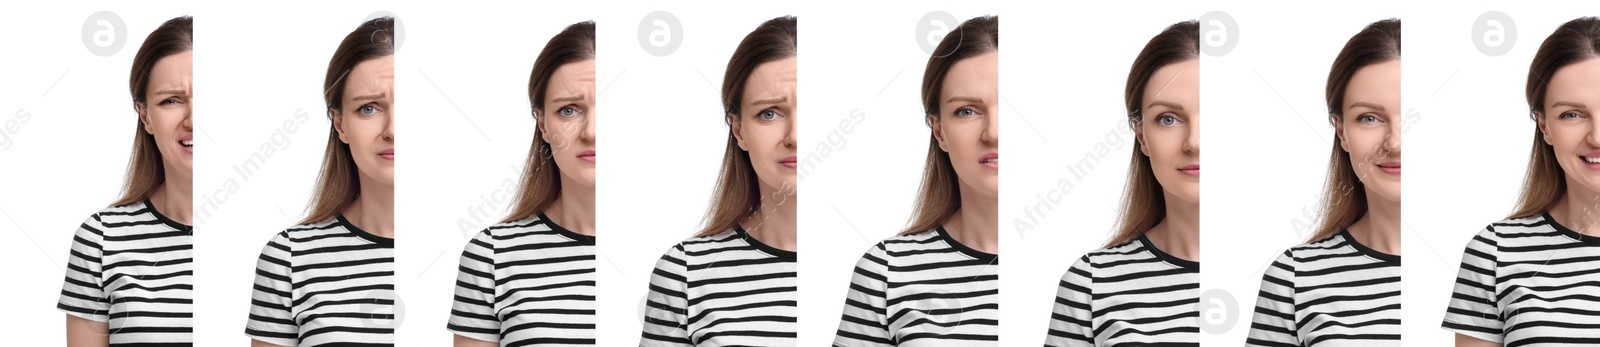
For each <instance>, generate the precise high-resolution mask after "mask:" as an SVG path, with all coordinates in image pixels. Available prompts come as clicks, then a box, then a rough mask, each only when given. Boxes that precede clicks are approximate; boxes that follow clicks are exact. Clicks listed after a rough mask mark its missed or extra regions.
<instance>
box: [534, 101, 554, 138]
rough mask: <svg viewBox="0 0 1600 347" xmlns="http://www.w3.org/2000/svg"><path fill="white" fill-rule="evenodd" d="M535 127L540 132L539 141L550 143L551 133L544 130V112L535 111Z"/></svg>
mask: <svg viewBox="0 0 1600 347" xmlns="http://www.w3.org/2000/svg"><path fill="white" fill-rule="evenodd" d="M533 127H534V128H535V129H538V130H539V139H540V140H544V142H545V143H550V131H548V130H545V128H544V110H540V109H537V108H536V109H533Z"/></svg>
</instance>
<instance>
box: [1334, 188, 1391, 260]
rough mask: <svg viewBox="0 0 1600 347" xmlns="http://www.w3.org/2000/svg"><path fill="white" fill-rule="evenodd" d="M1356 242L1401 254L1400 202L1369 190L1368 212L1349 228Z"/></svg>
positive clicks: (1378, 249)
mask: <svg viewBox="0 0 1600 347" xmlns="http://www.w3.org/2000/svg"><path fill="white" fill-rule="evenodd" d="M1347 229H1348V230H1350V236H1352V237H1355V238H1356V242H1360V243H1361V244H1362V245H1365V246H1367V248H1371V249H1372V250H1375V251H1378V252H1383V253H1385V254H1395V255H1399V254H1400V202H1399V201H1391V200H1388V199H1384V198H1380V197H1378V195H1377V194H1373V192H1371V191H1368V192H1367V214H1366V215H1364V216H1361V219H1358V220H1356V222H1355V223H1353V224H1351V225H1350V227H1349V228H1347Z"/></svg>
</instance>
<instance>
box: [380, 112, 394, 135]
mask: <svg viewBox="0 0 1600 347" xmlns="http://www.w3.org/2000/svg"><path fill="white" fill-rule="evenodd" d="M383 140H384V141H389V143H394V106H393V105H391V106H389V113H388V116H386V117H383Z"/></svg>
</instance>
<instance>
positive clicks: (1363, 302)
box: [1245, 230, 1400, 347]
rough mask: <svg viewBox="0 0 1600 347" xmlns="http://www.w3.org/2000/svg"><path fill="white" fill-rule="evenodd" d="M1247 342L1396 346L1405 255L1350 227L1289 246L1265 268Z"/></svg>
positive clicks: (1272, 346)
mask: <svg viewBox="0 0 1600 347" xmlns="http://www.w3.org/2000/svg"><path fill="white" fill-rule="evenodd" d="M1245 344H1246V345H1249V346H1269V347H1283V346H1399V345H1400V256H1398V255H1392V254H1386V253H1382V252H1378V251H1376V250H1373V249H1371V248H1367V247H1366V246H1363V245H1361V243H1360V242H1358V241H1356V239H1355V238H1354V237H1351V236H1350V232H1349V231H1348V230H1346V231H1340V232H1339V233H1338V234H1335V235H1333V236H1329V237H1327V238H1324V239H1322V240H1318V241H1314V242H1310V243H1307V244H1304V245H1299V246H1295V247H1293V248H1289V250H1288V251H1284V252H1283V255H1281V256H1278V260H1277V261H1274V262H1273V263H1272V266H1271V267H1268V268H1267V272H1266V274H1265V275H1263V276H1262V278H1261V293H1260V296H1259V297H1257V298H1256V313H1255V321H1254V323H1253V324H1251V325H1250V337H1249V339H1247V340H1246V341H1245Z"/></svg>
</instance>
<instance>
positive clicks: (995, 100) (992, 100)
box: [928, 52, 1000, 253]
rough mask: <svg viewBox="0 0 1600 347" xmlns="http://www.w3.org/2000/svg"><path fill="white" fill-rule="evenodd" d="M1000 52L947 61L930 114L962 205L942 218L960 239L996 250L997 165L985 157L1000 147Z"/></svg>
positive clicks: (989, 250) (946, 227) (997, 247)
mask: <svg viewBox="0 0 1600 347" xmlns="http://www.w3.org/2000/svg"><path fill="white" fill-rule="evenodd" d="M999 77H1000V53H999V52H989V53H984V54H980V55H976V56H972V57H970V58H967V59H962V60H961V61H958V62H956V63H955V64H952V65H951V66H950V71H949V72H948V73H947V74H946V75H945V77H944V85H943V86H942V87H941V88H940V90H939V97H940V99H942V100H940V101H939V102H940V104H939V113H940V114H938V115H930V116H929V117H928V120H929V124H930V125H932V127H933V136H934V138H935V139H937V140H938V141H939V149H940V150H943V151H945V152H946V153H949V155H950V165H951V166H952V167H954V168H955V172H956V177H957V181H958V182H959V183H960V193H961V208H960V209H958V210H956V214H955V216H952V217H951V218H950V220H949V221H947V222H946V224H945V230H946V231H948V232H950V234H951V237H954V238H956V240H957V241H958V242H961V243H962V244H963V245H965V246H968V247H971V248H973V249H976V250H979V251H983V252H987V253H999V250H1000V247H999V229H998V228H999V223H998V222H999V214H998V209H999V207H998V205H999V197H1000V169H999V158H998V157H996V158H995V159H993V163H992V164H993V167H989V166H987V165H985V163H984V162H983V160H984V159H983V157H984V156H985V155H987V154H991V153H993V154H996V155H998V154H999V153H1000V114H999V110H1000V88H999V81H1000V79H999Z"/></svg>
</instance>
